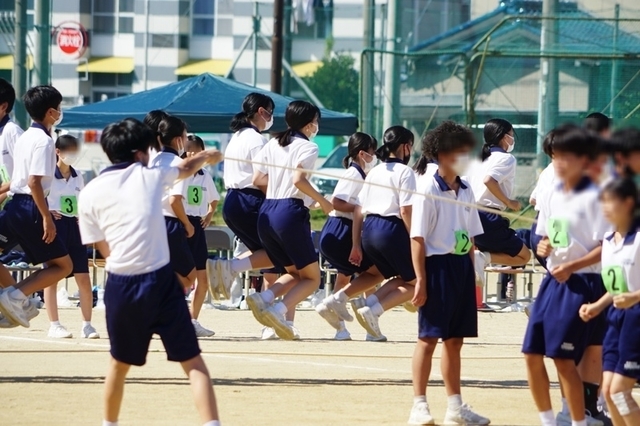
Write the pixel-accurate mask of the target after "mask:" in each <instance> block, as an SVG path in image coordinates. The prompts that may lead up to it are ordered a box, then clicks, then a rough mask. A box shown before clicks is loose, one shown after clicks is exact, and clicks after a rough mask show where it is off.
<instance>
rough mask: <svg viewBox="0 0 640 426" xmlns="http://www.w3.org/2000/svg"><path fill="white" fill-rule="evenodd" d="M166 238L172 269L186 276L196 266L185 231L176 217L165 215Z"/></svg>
mask: <svg viewBox="0 0 640 426" xmlns="http://www.w3.org/2000/svg"><path fill="white" fill-rule="evenodd" d="M164 222H165V225H166V226H167V239H168V240H169V255H170V256H171V267H172V268H173V271H174V272H175V273H176V274H178V275H180V276H183V277H186V276H188V275H189V274H190V273H191V271H193V270H194V269H195V267H196V264H195V262H194V261H193V256H192V255H191V250H190V249H189V243H187V231H186V230H185V229H184V225H183V224H182V222H180V221H179V220H178V218H175V217H170V216H165V217H164Z"/></svg>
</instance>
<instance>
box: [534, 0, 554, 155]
mask: <svg viewBox="0 0 640 426" xmlns="http://www.w3.org/2000/svg"><path fill="white" fill-rule="evenodd" d="M558 10H559V2H558V0H543V3H542V16H543V17H556V15H557V13H558ZM557 43H558V20H557V19H542V34H541V38H540V51H541V52H542V54H545V53H549V52H551V51H553V50H554V49H555V48H556V47H557ZM540 73H541V76H540V97H539V107H538V144H537V149H536V154H537V160H538V163H537V165H538V168H542V167H544V166H545V165H546V164H547V163H548V158H547V156H546V155H545V154H544V152H543V151H542V141H543V140H544V137H545V135H546V134H547V133H549V131H551V129H553V127H554V126H555V124H556V120H557V117H558V113H559V107H558V65H557V60H556V59H555V58H548V57H543V58H542V59H541V60H540Z"/></svg>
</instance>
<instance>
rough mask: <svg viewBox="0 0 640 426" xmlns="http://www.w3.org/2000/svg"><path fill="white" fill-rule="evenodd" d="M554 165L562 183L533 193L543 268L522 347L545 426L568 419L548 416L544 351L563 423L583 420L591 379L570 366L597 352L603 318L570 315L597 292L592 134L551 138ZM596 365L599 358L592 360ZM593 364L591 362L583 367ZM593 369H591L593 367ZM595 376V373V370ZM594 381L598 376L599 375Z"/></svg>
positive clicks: (598, 232) (598, 218)
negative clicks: (561, 400) (555, 379)
mask: <svg viewBox="0 0 640 426" xmlns="http://www.w3.org/2000/svg"><path fill="white" fill-rule="evenodd" d="M552 149H553V165H554V168H555V171H556V176H557V177H558V180H559V181H560V182H561V184H559V185H558V186H556V187H555V188H553V189H552V190H551V191H548V192H547V193H546V194H544V196H543V197H542V198H541V199H538V200H537V201H538V204H537V205H538V206H539V207H540V215H539V217H538V226H537V228H536V232H537V233H538V235H540V236H542V237H543V239H542V241H540V243H539V245H538V254H539V255H540V256H543V257H547V269H548V271H549V272H548V273H547V275H546V276H545V278H544V279H543V281H542V284H541V286H540V290H539V292H538V297H537V299H536V303H535V304H534V305H533V308H532V310H531V316H530V319H529V323H528V326H527V331H526V335H525V338H524V343H523V346H522V352H523V353H524V354H525V360H526V363H527V373H528V379H529V386H530V389H531V393H532V395H533V399H534V401H535V403H536V406H537V408H538V411H539V413H540V420H541V422H542V425H544V426H552V425H553V426H555V425H556V424H567V421H568V420H567V415H566V413H564V410H563V412H561V413H559V414H558V419H556V418H555V416H554V413H553V410H552V406H551V399H550V396H549V377H548V374H547V370H546V368H545V365H544V357H545V356H546V357H549V358H552V359H553V361H554V364H555V366H556V369H557V370H558V376H559V379H560V384H561V387H562V390H563V393H564V395H565V398H566V401H567V405H568V411H569V412H570V420H569V421H570V422H571V423H570V424H571V425H572V426H586V425H587V414H588V415H591V414H594V413H592V412H591V413H585V400H584V391H585V388H587V387H589V388H590V389H591V391H592V395H593V397H594V398H595V399H594V401H596V402H597V389H598V384H597V382H591V383H585V384H584V385H583V380H584V379H585V377H584V376H583V377H582V378H581V376H580V374H579V372H578V368H577V364H578V363H579V362H580V361H581V360H583V362H584V359H593V360H595V359H596V358H597V355H599V354H600V353H601V352H600V351H601V345H602V338H603V335H604V328H605V327H604V322H603V320H604V318H603V317H599V318H598V319H596V320H594V321H593V322H592V323H590V324H589V325H586V324H585V323H584V322H582V321H581V320H580V317H579V315H578V314H577V312H578V310H579V309H580V307H581V306H582V305H583V304H585V303H592V302H595V301H597V300H598V299H600V297H601V296H602V295H603V294H604V291H605V290H604V286H603V284H602V279H601V277H600V254H601V250H602V248H601V241H602V238H603V235H604V233H605V232H606V230H607V227H608V225H607V224H606V223H605V221H604V218H603V217H602V212H601V210H600V208H599V206H598V188H597V187H596V186H595V185H594V184H593V183H592V182H591V180H590V179H589V178H588V177H587V176H586V175H585V170H587V169H588V167H589V165H590V163H591V162H592V161H593V160H594V159H595V158H596V157H597V155H598V151H599V143H598V139H597V137H596V136H594V135H593V134H592V133H590V132H588V131H586V130H583V129H579V128H573V129H572V128H568V129H566V130H565V131H563V132H558V133H557V134H556V135H555V137H554V140H553V146H552ZM595 364H598V361H595ZM595 367H598V365H590V368H595ZM599 368H600V367H598V369H599ZM595 374H598V373H597V372H596V373H595ZM598 381H599V379H598Z"/></svg>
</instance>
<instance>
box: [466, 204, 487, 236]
mask: <svg viewBox="0 0 640 426" xmlns="http://www.w3.org/2000/svg"><path fill="white" fill-rule="evenodd" d="M468 232H469V236H470V237H471V238H473V237H476V236H478V235H482V234H484V229H483V228H482V222H480V215H479V214H478V209H474V208H471V211H470V212H469V223H468Z"/></svg>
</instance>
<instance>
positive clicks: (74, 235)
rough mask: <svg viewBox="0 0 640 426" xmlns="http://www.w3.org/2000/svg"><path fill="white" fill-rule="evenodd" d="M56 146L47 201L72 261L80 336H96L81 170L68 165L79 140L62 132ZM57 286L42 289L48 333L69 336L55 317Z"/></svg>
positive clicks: (59, 337)
mask: <svg viewBox="0 0 640 426" xmlns="http://www.w3.org/2000/svg"><path fill="white" fill-rule="evenodd" d="M55 146H56V155H57V157H58V163H57V165H56V169H55V174H54V179H53V181H52V182H51V190H50V192H49V196H48V197H47V202H48V204H49V210H50V211H51V215H52V216H53V218H54V219H55V224H56V230H57V232H58V237H59V238H60V239H61V240H62V243H63V244H64V245H65V247H66V248H67V251H68V252H69V257H71V262H72V263H73V270H72V274H73V277H74V278H75V280H76V284H77V285H78V293H79V294H80V311H81V313H82V327H81V328H80V337H82V338H85V339H99V338H100V335H99V334H98V332H97V331H96V329H95V328H94V327H93V326H92V325H91V313H92V308H93V290H92V288H91V279H90V278H89V256H88V255H87V248H86V246H85V245H84V244H82V239H81V238H80V229H79V228H78V196H79V195H80V191H81V190H82V188H84V179H83V178H82V174H80V173H78V172H77V171H76V169H74V168H73V167H72V166H71V165H72V164H73V163H75V162H76V160H77V159H78V153H79V148H80V143H79V142H78V140H77V139H76V138H74V137H73V136H71V135H62V136H60V137H58V139H57V140H56V145H55ZM57 287H58V286H57V285H55V284H54V285H52V286H50V287H47V288H45V289H44V303H45V306H46V308H47V315H48V316H49V321H50V322H51V326H50V327H49V337H52V338H55V339H64V338H71V337H73V334H72V333H71V332H69V331H68V330H67V329H66V328H65V327H64V326H63V325H62V324H60V320H59V317H58V300H57Z"/></svg>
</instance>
